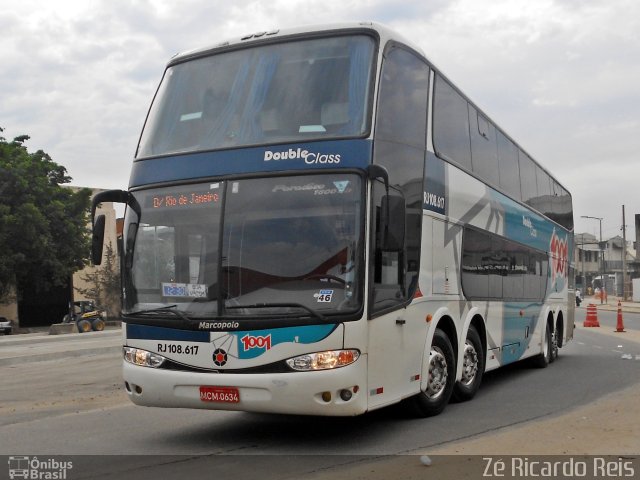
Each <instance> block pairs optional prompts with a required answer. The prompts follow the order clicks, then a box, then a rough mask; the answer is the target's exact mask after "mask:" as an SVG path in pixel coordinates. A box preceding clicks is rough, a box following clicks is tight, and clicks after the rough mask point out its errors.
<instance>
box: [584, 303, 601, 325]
mask: <svg viewBox="0 0 640 480" xmlns="http://www.w3.org/2000/svg"><path fill="white" fill-rule="evenodd" d="M582 326H584V327H599V326H600V322H598V309H597V307H596V306H595V304H593V303H590V304H589V305H587V318H585V320H584V323H583V324H582Z"/></svg>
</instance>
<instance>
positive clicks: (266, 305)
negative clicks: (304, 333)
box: [225, 302, 327, 322]
mask: <svg viewBox="0 0 640 480" xmlns="http://www.w3.org/2000/svg"><path fill="white" fill-rule="evenodd" d="M286 307H294V308H301V309H302V310H305V311H307V312H309V313H310V314H311V316H313V317H316V318H317V319H318V320H321V321H323V322H326V321H327V317H325V316H324V315H322V314H321V313H320V312H316V311H315V310H314V309H313V308H309V307H307V306H306V305H303V304H301V303H294V302H291V303H254V304H251V305H232V306H229V307H225V308H226V309H227V310H237V309H241V308H286Z"/></svg>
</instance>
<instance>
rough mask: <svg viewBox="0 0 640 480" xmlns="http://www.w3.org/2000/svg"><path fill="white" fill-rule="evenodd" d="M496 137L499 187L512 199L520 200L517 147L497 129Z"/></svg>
mask: <svg viewBox="0 0 640 480" xmlns="http://www.w3.org/2000/svg"><path fill="white" fill-rule="evenodd" d="M497 137H498V165H499V168H500V187H501V188H502V190H504V191H505V192H506V193H507V194H508V195H510V196H511V197H513V198H514V199H516V200H521V199H522V195H521V193H520V167H519V166H518V149H517V148H516V146H515V145H514V144H513V142H512V141H511V140H509V139H508V138H507V137H506V136H505V135H504V134H503V133H502V132H500V131H498V132H497Z"/></svg>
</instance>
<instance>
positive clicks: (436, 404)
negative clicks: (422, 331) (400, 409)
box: [412, 329, 456, 417]
mask: <svg viewBox="0 0 640 480" xmlns="http://www.w3.org/2000/svg"><path fill="white" fill-rule="evenodd" d="M428 362H429V366H428V371H429V373H428V378H427V383H426V386H425V388H424V390H422V391H421V392H420V393H419V394H418V395H416V396H415V397H413V398H412V402H413V407H414V410H415V413H416V414H418V415H419V416H422V417H432V416H435V415H438V414H439V413H441V412H442V411H443V410H444V408H445V407H446V406H447V403H449V399H450V398H451V394H452V392H453V386H454V383H455V379H456V360H455V356H454V353H453V347H452V346H451V341H450V340H449V337H447V335H446V334H445V333H444V332H443V331H442V330H440V329H436V331H435V333H434V335H433V341H432V342H431V348H430V349H429V358H428Z"/></svg>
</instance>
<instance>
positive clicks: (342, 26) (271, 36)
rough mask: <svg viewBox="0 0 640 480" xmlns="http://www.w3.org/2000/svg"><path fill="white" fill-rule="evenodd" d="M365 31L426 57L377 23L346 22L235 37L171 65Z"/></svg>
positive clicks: (176, 58)
mask: <svg viewBox="0 0 640 480" xmlns="http://www.w3.org/2000/svg"><path fill="white" fill-rule="evenodd" d="M358 30H360V31H363V32H369V33H374V34H375V35H376V36H378V37H379V38H380V44H381V45H384V44H385V43H386V42H387V41H388V40H396V41H398V42H401V43H403V44H405V45H407V46H408V47H410V48H412V49H414V50H415V51H416V52H418V53H420V54H421V55H422V56H423V57H426V55H425V53H424V51H423V50H422V48H420V47H419V46H418V45H416V44H415V43H413V42H411V41H410V40H408V39H407V38H404V37H402V36H401V35H399V34H398V33H397V32H395V31H393V30H391V29H390V28H388V27H386V26H384V25H382V24H379V23H375V22H346V23H331V24H322V25H304V26H300V27H291V28H283V29H272V30H262V31H258V32H255V33H250V34H247V35H243V36H241V37H234V38H231V39H227V40H225V41H223V42H221V43H218V44H215V45H210V46H208V47H204V48H197V49H194V50H189V51H186V52H182V53H178V54H176V55H175V56H174V57H173V58H172V59H171V61H170V62H169V64H170V65H171V64H174V63H181V62H184V61H186V60H189V59H191V58H194V57H200V56H205V55H210V54H212V53H215V52H216V51H217V50H221V51H222V50H227V49H234V48H242V47H245V46H248V45H254V44H260V43H264V42H270V41H274V40H281V39H286V38H291V37H298V36H305V35H314V34H321V33H323V32H334V33H335V32H339V31H346V32H353V31H358Z"/></svg>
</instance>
